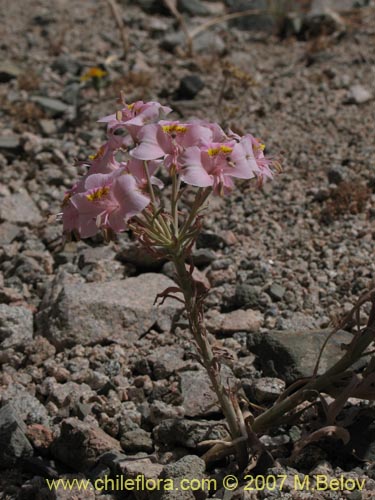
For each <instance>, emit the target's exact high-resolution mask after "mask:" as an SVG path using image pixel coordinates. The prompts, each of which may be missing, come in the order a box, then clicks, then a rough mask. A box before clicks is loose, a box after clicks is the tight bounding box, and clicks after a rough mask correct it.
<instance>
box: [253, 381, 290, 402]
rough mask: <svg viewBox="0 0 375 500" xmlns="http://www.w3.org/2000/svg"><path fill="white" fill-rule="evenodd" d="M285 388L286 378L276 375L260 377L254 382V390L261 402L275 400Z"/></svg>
mask: <svg viewBox="0 0 375 500" xmlns="http://www.w3.org/2000/svg"><path fill="white" fill-rule="evenodd" d="M284 389H285V382H284V380H281V379H279V378H274V377H264V378H260V379H257V380H254V383H253V384H252V391H253V393H254V396H255V398H256V399H257V401H259V403H263V402H269V401H275V400H276V399H277V398H278V397H279V396H280V394H281V393H282V392H283V391H284Z"/></svg>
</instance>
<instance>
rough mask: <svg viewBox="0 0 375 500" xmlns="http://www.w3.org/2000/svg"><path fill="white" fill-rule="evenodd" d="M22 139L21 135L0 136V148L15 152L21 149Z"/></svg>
mask: <svg viewBox="0 0 375 500" xmlns="http://www.w3.org/2000/svg"><path fill="white" fill-rule="evenodd" d="M20 146H21V140H20V136H19V135H3V136H1V137H0V149H3V150H5V151H8V152H15V151H17V150H19V149H20Z"/></svg>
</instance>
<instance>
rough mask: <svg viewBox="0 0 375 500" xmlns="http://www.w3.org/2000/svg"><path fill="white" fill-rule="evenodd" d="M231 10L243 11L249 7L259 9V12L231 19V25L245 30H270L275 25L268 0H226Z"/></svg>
mask: <svg viewBox="0 0 375 500" xmlns="http://www.w3.org/2000/svg"><path fill="white" fill-rule="evenodd" d="M225 4H226V5H227V6H228V7H229V12H230V13H231V12H242V11H245V10H249V9H254V10H259V11H263V12H259V13H258V12H257V13H253V14H248V15H246V16H245V15H244V16H241V17H239V18H237V19H233V20H232V21H230V26H233V27H235V28H238V29H240V30H244V31H263V30H266V31H270V30H272V28H273V26H274V21H273V19H272V16H271V15H270V14H269V9H268V3H267V1H266V0H225Z"/></svg>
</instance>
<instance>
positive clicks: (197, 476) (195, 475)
mask: <svg viewBox="0 0 375 500" xmlns="http://www.w3.org/2000/svg"><path fill="white" fill-rule="evenodd" d="M205 469H206V464H205V463H204V461H203V460H202V459H201V458H199V457H197V456H196V455H186V456H184V457H182V458H181V459H180V460H177V462H175V463H171V464H168V465H166V466H165V467H164V469H163V471H162V473H161V474H160V478H163V479H173V483H174V486H175V489H174V490H170V489H169V490H167V489H166V491H163V490H161V491H157V492H155V493H154V494H153V496H152V500H190V499H192V500H196V499H204V498H206V497H207V493H208V492H207V491H203V490H195V491H192V490H184V488H181V481H182V480H186V479H188V480H190V481H192V480H193V479H194V480H197V481H201V480H202V479H203V478H204V477H205V474H204V473H205Z"/></svg>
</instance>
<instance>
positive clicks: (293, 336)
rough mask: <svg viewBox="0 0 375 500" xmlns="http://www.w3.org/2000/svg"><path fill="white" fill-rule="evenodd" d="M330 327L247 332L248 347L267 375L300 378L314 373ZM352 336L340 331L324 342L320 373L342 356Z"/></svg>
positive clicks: (288, 380)
mask: <svg viewBox="0 0 375 500" xmlns="http://www.w3.org/2000/svg"><path fill="white" fill-rule="evenodd" d="M329 332H330V330H312V331H300V332H290V331H271V332H267V333H257V334H250V335H249V336H248V342H247V345H248V348H249V350H250V351H251V352H253V353H254V354H256V355H257V356H258V359H259V362H260V364H261V366H262V369H263V373H264V375H266V376H270V377H279V378H281V379H282V380H285V381H286V382H287V383H291V382H292V381H294V380H295V379H297V378H300V377H310V376H311V375H312V374H313V371H314V367H315V364H316V361H317V359H318V355H319V352H320V349H321V347H322V345H323V342H324V341H325V339H326V338H327V335H328V334H329ZM352 338H353V335H351V334H350V333H348V332H345V331H342V330H340V331H339V332H337V333H336V335H334V336H333V337H332V338H331V339H330V341H329V342H328V344H327V345H326V347H325V349H324V351H323V355H322V358H321V360H320V364H319V373H323V372H324V371H326V370H327V369H328V368H330V367H331V366H332V365H333V364H334V363H336V362H337V361H338V360H339V359H340V358H341V357H342V356H343V352H344V351H343V350H342V344H349V343H350V341H351V340H352Z"/></svg>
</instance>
